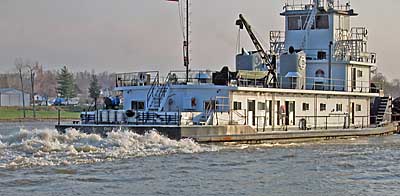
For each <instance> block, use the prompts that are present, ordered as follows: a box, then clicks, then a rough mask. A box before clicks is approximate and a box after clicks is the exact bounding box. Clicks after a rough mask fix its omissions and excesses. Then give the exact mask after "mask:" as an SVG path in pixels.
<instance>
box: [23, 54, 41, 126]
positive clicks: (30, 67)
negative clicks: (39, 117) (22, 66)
mask: <svg viewBox="0 0 400 196" xmlns="http://www.w3.org/2000/svg"><path fill="white" fill-rule="evenodd" d="M26 67H27V68H28V71H29V74H30V79H31V101H32V109H33V118H34V119H36V107H35V74H36V73H35V72H36V68H37V67H39V62H36V63H35V64H34V65H33V64H27V65H26Z"/></svg>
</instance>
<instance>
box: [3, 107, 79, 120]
mask: <svg viewBox="0 0 400 196" xmlns="http://www.w3.org/2000/svg"><path fill="white" fill-rule="evenodd" d="M58 109H60V111H61V113H60V114H61V119H79V116H80V113H79V112H72V111H66V110H65V108H55V107H38V108H37V111H36V119H38V120H57V119H58ZM23 119H24V116H23V110H22V108H19V107H0V120H3V121H4V120H23ZM26 119H28V120H29V119H33V111H32V108H27V110H26Z"/></svg>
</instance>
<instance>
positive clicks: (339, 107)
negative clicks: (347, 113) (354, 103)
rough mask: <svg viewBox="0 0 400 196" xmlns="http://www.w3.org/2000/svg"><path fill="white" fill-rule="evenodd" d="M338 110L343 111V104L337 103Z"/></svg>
mask: <svg viewBox="0 0 400 196" xmlns="http://www.w3.org/2000/svg"><path fill="white" fill-rule="evenodd" d="M335 111H336V112H343V104H341V103H337V104H336V110H335Z"/></svg>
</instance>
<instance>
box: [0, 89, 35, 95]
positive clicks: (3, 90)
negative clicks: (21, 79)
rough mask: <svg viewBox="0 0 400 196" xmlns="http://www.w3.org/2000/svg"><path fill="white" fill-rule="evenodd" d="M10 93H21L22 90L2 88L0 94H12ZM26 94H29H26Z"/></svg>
mask: <svg viewBox="0 0 400 196" xmlns="http://www.w3.org/2000/svg"><path fill="white" fill-rule="evenodd" d="M10 92H18V93H21V90H18V89H15V88H0V93H10ZM25 94H29V93H27V92H25Z"/></svg>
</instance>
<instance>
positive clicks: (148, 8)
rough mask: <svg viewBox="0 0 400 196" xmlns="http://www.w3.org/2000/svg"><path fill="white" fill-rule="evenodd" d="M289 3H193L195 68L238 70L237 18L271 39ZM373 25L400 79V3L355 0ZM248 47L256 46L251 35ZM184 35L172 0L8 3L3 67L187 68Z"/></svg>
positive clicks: (2, 13)
mask: <svg viewBox="0 0 400 196" xmlns="http://www.w3.org/2000/svg"><path fill="white" fill-rule="evenodd" d="M284 2H285V1H284V0H192V34H191V35H192V48H191V53H192V62H191V63H192V66H193V68H202V69H205V68H209V69H220V67H221V66H222V65H230V66H231V67H234V59H235V54H236V43H237V27H236V26H235V24H234V23H235V20H236V19H237V16H238V14H239V13H243V14H244V15H245V16H246V17H247V18H248V20H249V21H250V22H251V24H252V26H253V27H254V28H255V29H256V31H257V32H258V33H259V34H260V35H263V36H264V37H263V40H266V41H267V40H268V37H267V35H268V32H269V31H270V30H283V25H284V24H283V22H284V21H283V18H282V17H280V16H279V13H280V12H281V11H282V7H283V4H284ZM351 4H352V6H353V8H354V9H355V10H356V12H358V13H360V16H358V17H356V18H354V19H353V25H354V26H367V27H368V28H369V39H370V42H369V49H370V50H371V51H375V52H377V53H378V63H379V70H380V71H381V72H383V73H384V74H385V75H387V76H388V77H390V78H400V77H399V74H400V69H399V68H397V67H398V62H399V61H398V57H397V56H398V53H399V52H397V50H398V48H399V46H400V39H399V38H398V35H400V27H399V25H398V24H399V23H398V21H397V20H398V19H399V18H400V12H398V8H400V1H398V0H397V1H396V0H379V1H372V0H368V1H367V0H352V1H351ZM242 39H243V40H242V41H243V42H245V43H244V46H247V47H249V48H250V49H252V45H251V44H250V43H249V39H248V38H247V35H246V37H244V36H243V37H242ZM181 42H182V32H181V28H180V23H179V14H178V7H177V4H176V3H171V2H166V1H165V0H0V66H1V67H0V72H10V71H13V66H14V65H13V64H14V61H15V59H16V58H17V57H22V58H24V59H29V60H30V61H39V62H40V63H41V64H43V65H44V66H45V67H46V68H48V69H56V68H59V66H60V65H69V67H70V68H71V69H72V70H75V71H79V70H83V69H87V70H92V69H94V70H96V72H100V71H110V72H130V71H140V70H141V71H144V70H158V69H161V70H164V71H166V70H169V69H174V70H177V69H183V67H182V57H181V56H182V46H181Z"/></svg>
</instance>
